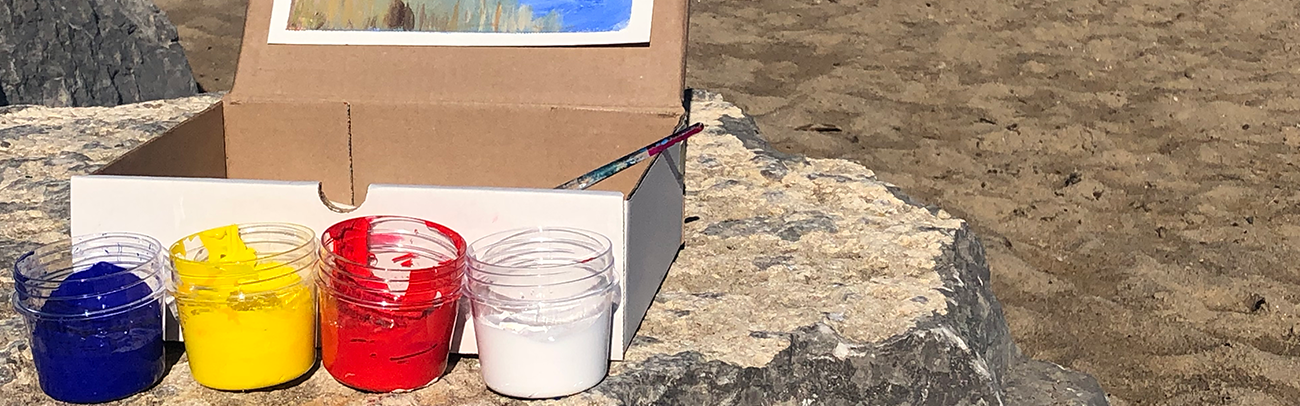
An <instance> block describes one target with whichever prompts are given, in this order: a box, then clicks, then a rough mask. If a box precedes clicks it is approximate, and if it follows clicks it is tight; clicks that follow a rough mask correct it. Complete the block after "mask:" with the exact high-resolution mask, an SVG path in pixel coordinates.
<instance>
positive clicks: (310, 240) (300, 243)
mask: <svg viewBox="0 0 1300 406" xmlns="http://www.w3.org/2000/svg"><path fill="white" fill-rule="evenodd" d="M235 226H236V228H238V230H239V231H240V232H241V233H243V232H244V231H262V230H260V229H263V228H264V229H265V231H289V232H293V236H294V237H299V236H302V237H303V238H301V239H295V240H291V241H287V242H291V243H295V245H294V246H293V247H292V248H288V249H284V250H277V251H274V252H261V251H259V252H257V258H256V259H254V260H253V261H238V260H229V261H222V260H217V261H213V260H205V261H197V260H192V259H188V258H180V257H178V256H177V255H176V254H175V251H176V248H177V247H178V246H180V247H181V248H182V249H183V248H184V247H183V246H182V244H184V243H185V241H187V240H191V239H195V238H198V236H199V234H203V233H206V232H208V231H212V230H214V229H207V230H203V231H199V232H197V233H193V234H190V235H187V236H185V237H182V238H181V239H180V240H177V241H176V242H175V243H173V244H172V245H171V248H170V249H169V252H172V255H171V259H172V261H173V262H176V263H184V264H187V265H189V264H192V265H199V266H206V267H211V268H219V267H222V266H228V265H244V264H247V263H249V262H253V263H256V262H259V261H263V260H267V259H277V258H278V257H282V256H286V255H289V254H291V253H293V252H296V251H298V250H302V249H304V248H314V247H315V244H316V237H315V235H316V234H315V232H313V231H312V230H311V228H308V227H307V226H303V225H300V224H294V223H276V222H259V223H239V224H235ZM186 253H188V252H186ZM310 255H313V253H312V252H311V250H308V251H307V252H306V253H304V254H302V255H300V256H297V257H294V258H292V259H290V260H285V261H281V262H283V263H285V265H282V266H284V267H289V266H288V264H291V263H294V262H296V261H298V260H300V259H302V257H305V256H310ZM313 262H314V261H313ZM273 268H275V267H273ZM290 268H291V267H290ZM264 270H265V269H263V270H262V271H264ZM254 272H257V271H254ZM294 272H297V271H296V270H295V271H294ZM176 273H177V274H179V275H181V276H189V277H209V276H208V275H193V274H188V275H187V274H185V273H183V272H181V271H180V267H177V269H176ZM246 274H247V273H242V274H239V275H246ZM224 276H235V275H219V276H217V277H224ZM279 276H282V275H277V276H274V277H271V278H268V280H269V279H274V278H276V277H279Z"/></svg>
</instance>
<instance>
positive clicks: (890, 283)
mask: <svg viewBox="0 0 1300 406" xmlns="http://www.w3.org/2000/svg"><path fill="white" fill-rule="evenodd" d="M694 95H695V98H696V99H695V100H694V101H693V104H692V110H693V112H692V119H693V121H699V122H703V123H705V124H706V125H707V126H708V127H707V128H708V129H707V131H706V132H705V133H702V134H700V135H697V136H696V137H695V138H692V140H691V142H690V146H689V148H688V152H687V155H686V171H687V172H686V190H687V193H688V197H687V202H686V205H687V207H686V212H687V216H688V217H687V219H686V221H687V223H686V231H685V234H686V235H685V237H686V241H685V246H684V248H683V250H682V251H681V252H680V255H679V257H678V259H677V261H676V263H675V264H674V266H673V269H672V270H671V272H670V273H669V276H668V278H667V280H666V281H665V282H664V285H663V287H662V289H661V290H660V292H659V295H658V296H657V297H656V299H655V302H654V304H653V305H652V306H651V309H650V311H649V313H648V314H647V315H646V319H645V321H644V323H643V324H642V326H641V329H640V330H639V331H638V333H637V337H636V338H635V340H634V344H633V346H632V347H631V349H629V351H628V353H627V360H626V361H624V362H618V363H615V364H614V365H613V366H612V368H611V374H610V376H609V378H607V379H606V380H605V381H604V382H602V383H601V384H600V385H599V386H597V387H596V388H594V389H592V390H590V391H588V392H586V393H583V394H579V395H576V396H573V397H569V398H565V399H560V400H556V401H550V402H541V403H550V404H561V405H590V404H602V405H603V404H636V405H643V404H662V405H763V404H789V405H794V404H798V405H811V404H831V405H848V404H873V405H874V404H880V405H1002V404H1011V405H1105V404H1107V401H1106V398H1105V394H1104V393H1103V392H1102V390H1101V388H1099V387H1098V385H1097V382H1096V380H1094V379H1093V378H1092V377H1090V376H1087V375H1084V374H1080V373H1077V372H1072V371H1068V370H1064V369H1062V368H1060V367H1058V366H1056V365H1053V364H1049V363H1045V362H1039V361H1033V360H1028V359H1025V358H1024V357H1023V356H1021V355H1020V353H1019V352H1018V351H1017V350H1016V347H1015V345H1014V343H1012V342H1011V339H1010V336H1009V335H1008V331H1007V324H1006V322H1005V321H1004V319H1003V315H1002V310H1001V307H1000V305H999V304H998V302H997V299H996V298H994V297H993V294H992V292H991V291H990V290H989V283H988V279H989V272H988V268H987V265H986V263H985V259H984V251H983V248H982V246H981V245H980V243H979V241H978V239H977V238H976V237H975V236H974V235H973V234H972V233H971V232H970V230H969V229H968V228H967V226H966V224H965V223H964V222H963V221H961V220H959V219H954V218H951V217H950V216H949V215H948V214H947V213H945V212H944V211H942V210H940V209H937V208H933V207H923V206H921V205H919V204H917V203H915V202H912V201H911V200H910V199H907V198H906V197H904V196H902V195H900V193H899V192H898V191H897V190H896V189H895V188H894V187H892V186H890V185H888V184H885V183H882V182H880V181H878V180H876V179H875V177H874V176H873V174H872V173H871V172H870V171H869V170H866V169H865V168H862V167H861V166H860V165H857V164H854V163H851V162H847V161H841V160H824V159H805V158H800V157H793V156H786V155H782V154H779V153H776V152H774V151H772V150H771V149H770V148H768V147H767V146H766V143H765V142H763V140H762V139H761V138H760V136H759V134H758V131H757V128H756V127H755V126H754V122H753V120H751V119H750V118H749V117H746V116H745V115H744V114H743V113H742V112H741V111H740V110H739V109H738V108H736V107H735V106H733V105H731V104H729V103H726V102H725V101H723V100H722V99H721V97H719V96H718V95H715V94H709V93H704V92H695V93H694ZM214 100H215V99H214V98H213V97H212V96H202V97H196V98H188V99H180V100H169V101H166V102H154V103H145V104H141V105H131V106H123V107H118V108H112V109H109V108H94V109H52V108H40V107H31V108H26V109H21V110H19V109H12V110H11V111H9V112H7V113H0V148H3V149H0V151H3V152H7V153H9V155H0V156H7V157H6V158H3V160H0V186H3V191H0V206H4V207H5V208H6V210H5V211H4V213H0V221H2V222H3V223H4V224H9V225H11V226H9V227H4V228H0V259H2V260H4V261H6V262H9V261H12V258H13V257H15V256H16V255H18V254H19V253H20V252H21V251H23V250H26V249H30V248H31V247H33V246H34V245H35V244H36V243H39V242H46V241H51V240H54V239H57V238H59V236H60V235H61V234H62V233H64V232H66V230H67V206H66V205H67V198H68V186H67V185H68V183H67V179H68V176H70V175H72V174H78V173H85V172H87V171H91V170H94V169H95V168H97V167H98V166H100V165H102V164H103V163H105V162H107V161H108V160H110V159H112V158H113V157H115V156H117V155H118V154H121V153H122V152H123V151H125V150H126V149H127V148H128V147H130V146H132V145H136V144H137V143H139V142H141V141H142V140H145V139H148V138H149V137H151V136H153V135H155V134H156V133H158V132H159V131H161V130H162V129H163V128H165V127H166V126H168V125H171V124H173V123H175V122H177V121H178V120H180V119H182V118H183V117H185V116H187V115H188V114H191V113H193V112H196V111H198V110H199V109H201V108H202V107H203V106H206V105H207V104H209V103H211V102H213V101H214ZM0 282H3V283H4V284H5V285H4V286H0V288H6V289H7V288H8V286H10V285H9V284H11V283H12V281H11V280H7V279H3V278H0ZM3 292H4V293H3V294H0V296H4V295H5V294H7V293H8V292H7V290H5V291H3ZM0 298H2V297H0ZM35 384H36V382H35V378H34V374H33V371H32V363H31V356H30V352H29V351H28V350H27V345H26V339H25V337H23V333H22V330H21V329H20V323H19V320H18V318H17V317H16V316H15V315H14V313H13V312H12V311H11V310H9V309H7V308H0V398H4V399H9V400H12V401H15V402H19V403H23V404H40V403H49V400H48V398H46V397H45V396H44V395H42V394H41V393H40V391H39V390H38V389H37V388H36V386H35ZM120 403H121V404H164V403H167V404H172V403H183V404H195V405H205V404H214V405H215V404H302V403H313V404H386V405H387V404H394V405H396V404H402V405H405V404H513V403H520V402H519V401H517V400H511V399H506V398H502V397H500V396H497V395H495V394H493V393H492V392H490V391H488V390H486V388H485V387H484V386H483V383H482V380H481V379H480V378H479V376H478V363H477V361H476V360H475V359H473V358H461V359H459V360H458V361H457V363H456V365H455V367H454V368H453V369H452V371H451V372H450V373H449V374H448V375H447V376H446V377H444V378H443V380H442V381H441V382H439V383H437V384H435V385H432V386H430V387H428V388H425V389H421V390H418V391H415V392H410V393H401V394H384V395H375V394H363V393H359V392H356V391H353V390H350V389H347V388H345V387H343V386H342V385H340V384H338V383H337V382H335V381H334V380H333V379H331V378H330V377H329V375H328V374H327V373H326V372H325V371H321V370H317V371H315V372H314V374H313V375H311V376H310V377H308V378H306V379H305V380H303V381H302V382H301V383H299V384H297V385H295V386H292V387H289V388H284V389H279V390H275V391H261V392H250V393H227V392H218V391H214V390H209V389H206V388H203V387H201V386H199V385H197V384H195V383H194V381H193V380H192V379H190V377H189V368H188V364H187V362H186V360H185V358H184V357H183V356H181V357H179V361H178V362H177V363H176V364H175V365H174V366H173V367H172V369H171V372H170V373H169V374H168V376H167V377H166V378H164V380H163V382H162V383H161V384H160V385H158V386H157V387H155V388H154V389H152V390H150V391H148V392H146V393H143V394H140V395H138V396H135V397H133V398H131V399H129V400H126V401H123V402H120Z"/></svg>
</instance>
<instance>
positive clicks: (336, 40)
mask: <svg viewBox="0 0 1300 406" xmlns="http://www.w3.org/2000/svg"><path fill="white" fill-rule="evenodd" d="M291 3H292V1H290V0H275V2H274V3H273V6H272V7H273V8H272V9H271V30H270V33H269V34H268V35H267V43H269V44H301V45H407V46H421V45H433V46H571V45H609V44H637V43H648V42H650V20H651V13H652V12H653V11H654V0H632V17H631V19H629V20H628V25H627V27H624V28H623V29H622V30H619V31H607V32H530V33H479V32H420V31H324V30H322V31H294V30H290V29H288V28H287V27H288V25H289V8H290V7H291V6H292V4H291Z"/></svg>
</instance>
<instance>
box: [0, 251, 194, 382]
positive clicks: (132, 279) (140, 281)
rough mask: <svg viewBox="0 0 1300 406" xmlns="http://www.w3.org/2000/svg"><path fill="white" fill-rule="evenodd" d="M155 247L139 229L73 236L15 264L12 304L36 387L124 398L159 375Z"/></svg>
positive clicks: (162, 282) (161, 290)
mask: <svg viewBox="0 0 1300 406" xmlns="http://www.w3.org/2000/svg"><path fill="white" fill-rule="evenodd" d="M162 248H163V247H162V244H161V243H159V242H158V241H157V240H155V239H153V238H151V237H149V236H146V235H140V234H131V233H106V234H94V235H85V236H77V237H73V238H71V239H67V240H63V241H59V242H55V243H52V244H48V245H45V246H42V247H39V248H37V249H36V250H34V251H32V252H30V253H27V254H26V255H23V256H22V257H20V258H19V259H18V261H17V263H15V264H14V295H13V298H12V301H13V306H14V309H16V310H17V311H18V313H19V314H21V315H23V318H24V320H25V321H26V326H27V331H28V333H29V336H28V338H29V339H30V342H31V349H32V359H33V360H34V361H35V363H36V375H37V379H38V380H39V381H40V385H41V390H43V391H44V392H45V393H46V394H47V395H49V396H50V397H51V398H54V399H55V400H59V401H64V402H71V403H100V402H107V401H111V400H116V399H121V398H125V397H127V396H131V395H133V394H136V393H139V392H141V391H144V390H145V389H148V388H149V387H151V386H153V385H154V384H155V383H157V382H158V380H159V379H161V378H162V376H163V373H164V368H165V364H164V361H163V325H162V323H163V310H164V308H163V306H164V304H163V300H164V298H163V295H164V294H165V292H166V291H167V283H168V279H167V278H168V275H169V270H168V268H167V267H168V266H169V265H168V262H167V257H166V256H165V255H164V254H163V251H162Z"/></svg>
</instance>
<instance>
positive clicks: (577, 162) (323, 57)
mask: <svg viewBox="0 0 1300 406" xmlns="http://www.w3.org/2000/svg"><path fill="white" fill-rule="evenodd" d="M271 6H272V2H271V0H252V1H250V2H249V7H248V18H247V28H246V29H245V33H244V44H243V49H242V51H241V54H240V61H239V67H238V70H237V75H236V81H235V85H234V88H233V90H232V91H231V92H230V93H229V94H227V95H226V96H225V97H224V98H223V100H222V101H221V102H220V103H218V104H216V105H214V106H213V107H211V108H210V109H208V110H206V111H204V112H202V113H201V114H199V115H197V116H195V117H193V118H191V119H190V120H187V121H186V122H184V123H182V124H180V125H178V126H177V127H175V128H174V129H172V130H171V131H168V132H167V133H166V134H164V135H162V136H160V137H158V138H156V139H154V140H152V141H150V142H148V143H146V144H143V145H141V146H140V147H138V148H136V149H134V150H132V151H130V152H129V153H127V154H126V155H124V156H123V157H121V158H120V159H118V160H117V161H115V162H113V163H111V164H109V165H108V166H106V167H104V168H103V169H101V170H99V171H97V172H95V173H94V174H92V175H88V176H78V177H74V178H73V179H72V207H71V210H72V233H73V234H87V233H96V232H107V231H134V232H141V233H146V234H149V235H152V236H154V237H156V238H158V239H159V240H160V241H161V242H163V244H171V243H172V242H174V241H176V240H178V239H180V238H181V237H183V236H185V235H188V234H191V233H194V232H198V231H201V230H205V229H208V228H212V227H216V226H221V225H225V224H231V223H245V222H258V221H279V222H293V223H299V224H303V225H306V226H309V227H312V228H313V229H314V230H316V232H317V233H319V232H321V231H323V230H324V229H325V228H326V227H327V226H328V225H330V224H333V223H335V222H337V221H340V220H344V219H347V218H351V217H356V216H361V215H370V214H399V215H408V216H414V217H419V218H424V219H428V220H432V221H435V222H439V223H442V224H444V225H447V226H448V227H451V228H453V229H455V230H456V231H457V232H459V233H461V234H462V235H463V236H464V237H465V238H466V239H467V240H469V241H473V240H474V239H476V238H478V237H480V236H483V235H485V234H488V233H491V232H495V231H499V230H503V229H506V228H514V227H522V226H537V225H556V226H571V227H580V228H586V229H591V230H594V231H597V232H601V233H603V234H605V235H606V236H608V237H609V238H610V239H611V240H612V241H613V245H614V247H613V248H614V253H615V257H616V258H615V263H616V266H617V267H618V272H619V274H620V276H621V277H622V279H621V281H622V284H623V294H622V295H621V297H622V302H621V303H620V304H619V306H618V309H617V312H616V314H615V320H616V322H615V325H614V335H613V337H614V339H613V340H612V342H611V358H612V359H615V360H621V359H622V356H623V352H624V351H625V350H626V348H627V346H628V345H629V344H630V343H631V340H632V337H633V335H634V334H635V332H636V330H637V327H638V326H639V325H640V322H641V320H642V318H643V317H644V316H645V312H646V310H647V309H648V308H649V306H650V303H651V301H652V299H653V298H654V295H655V294H656V292H657V291H658V289H659V286H660V284H661V283H662V281H663V278H664V276H665V275H666V274H667V271H668V268H669V266H670V265H671V263H672V261H673V259H674V257H675V256H676V254H677V251H678V249H679V247H680V245H681V241H682V210H683V193H684V186H683V182H682V170H683V168H684V167H683V165H682V160H681V155H682V148H681V147H680V146H679V147H676V148H673V149H671V150H670V151H668V152H666V153H664V154H661V155H659V156H658V157H657V158H656V159H653V160H649V161H647V162H642V163H641V164H639V165H637V166H635V167H632V168H630V169H628V170H626V171H624V172H622V173H620V174H618V175H616V176H614V177H612V178H610V179H608V180H606V181H604V182H602V183H600V184H597V185H596V186H595V187H593V188H592V189H591V190H586V191H567V190H554V189H551V188H553V187H555V186H556V185H559V184H561V183H563V182H565V181H567V180H569V179H572V178H574V177H577V176H579V175H581V174H583V173H585V172H587V171H589V170H591V169H594V168H596V167H599V166H600V165H603V164H605V163H607V162H609V161H611V160H614V159H616V158H618V157H620V156H622V155H624V154H626V153H628V152H631V151H634V150H636V149H637V148H640V147H642V146H644V145H646V144H649V143H651V142H653V141H655V140H657V139H660V138H662V137H665V136H667V135H669V134H670V133H672V131H674V130H675V129H677V128H680V127H681V126H682V125H684V123H685V116H686V108H685V103H684V102H683V90H684V86H683V84H684V82H683V77H684V73H685V72H684V71H685V63H684V60H685V44H686V16H687V6H688V3H687V1H686V0H657V1H656V2H655V4H654V14H653V28H652V31H651V40H650V43H649V44H648V45H647V44H639V45H628V46H585V47H562V48H542V47H539V48H488V47H397V46H320V45H279V44H276V45H270V44H267V32H268V26H269V19H270V15H271ZM468 317H469V316H468V306H463V309H462V318H461V322H460V323H458V324H459V325H460V327H458V328H459V329H461V331H460V332H458V333H457V334H456V335H455V336H454V337H455V338H454V339H453V346H452V350H453V351H454V352H457V353H461V354H473V353H476V349H475V342H474V335H473V327H472V324H470V323H467V322H466V319H467V318H468ZM168 326H169V333H168V338H169V339H181V337H180V335H179V334H178V332H177V331H176V329H175V326H176V321H175V319H174V316H172V317H171V318H169V320H168Z"/></svg>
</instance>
